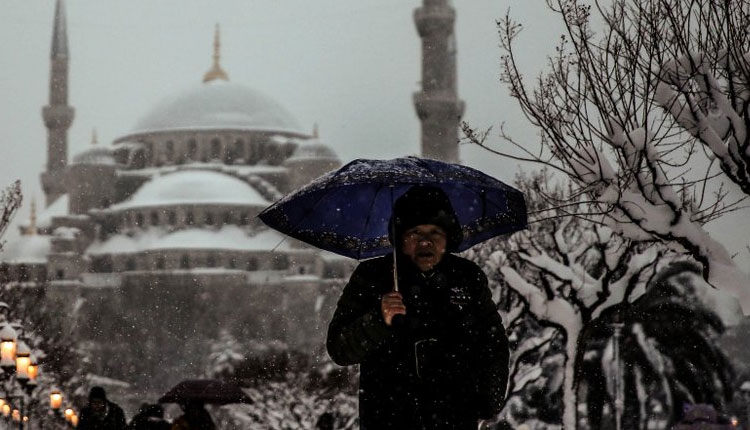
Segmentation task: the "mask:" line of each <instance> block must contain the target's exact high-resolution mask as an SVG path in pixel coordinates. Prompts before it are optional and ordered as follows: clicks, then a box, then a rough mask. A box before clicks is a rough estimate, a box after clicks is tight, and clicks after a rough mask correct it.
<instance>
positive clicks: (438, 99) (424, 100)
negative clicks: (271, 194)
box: [413, 91, 464, 119]
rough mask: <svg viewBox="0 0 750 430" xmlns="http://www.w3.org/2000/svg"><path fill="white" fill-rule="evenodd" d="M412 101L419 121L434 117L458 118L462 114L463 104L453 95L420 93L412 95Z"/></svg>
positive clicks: (445, 92) (440, 92) (444, 92)
mask: <svg viewBox="0 0 750 430" xmlns="http://www.w3.org/2000/svg"><path fill="white" fill-rule="evenodd" d="M413 100H414V106H415V107H416V109H417V115H418V116H419V118H420V119H424V118H427V117H429V116H435V115H439V116H446V117H449V118H458V117H461V116H462V115H463V113H464V102H463V100H460V99H459V98H458V96H456V94H455V93H451V92H447V91H435V92H430V93H425V92H422V91H420V92H416V93H414V96H413Z"/></svg>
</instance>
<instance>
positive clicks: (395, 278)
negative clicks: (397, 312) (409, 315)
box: [391, 187, 398, 293]
mask: <svg viewBox="0 0 750 430" xmlns="http://www.w3.org/2000/svg"><path fill="white" fill-rule="evenodd" d="M392 200H393V187H391V201H392ZM391 206H393V202H391ZM391 237H392V238H393V241H394V242H398V239H396V223H395V222H391ZM391 245H393V291H394V292H396V293H398V270H397V269H398V267H397V266H396V246H397V244H395V243H392V244H391Z"/></svg>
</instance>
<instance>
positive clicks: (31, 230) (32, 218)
mask: <svg viewBox="0 0 750 430" xmlns="http://www.w3.org/2000/svg"><path fill="white" fill-rule="evenodd" d="M36 233H37V227H36V198H32V199H31V214H30V215H29V226H28V227H26V231H24V234H25V235H26V236H33V235H35V234H36Z"/></svg>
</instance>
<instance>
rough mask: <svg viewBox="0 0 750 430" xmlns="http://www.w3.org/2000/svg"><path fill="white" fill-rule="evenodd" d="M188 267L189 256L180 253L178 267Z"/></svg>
mask: <svg viewBox="0 0 750 430" xmlns="http://www.w3.org/2000/svg"><path fill="white" fill-rule="evenodd" d="M189 268H190V257H189V256H188V255H187V254H182V256H181V257H180V269H189Z"/></svg>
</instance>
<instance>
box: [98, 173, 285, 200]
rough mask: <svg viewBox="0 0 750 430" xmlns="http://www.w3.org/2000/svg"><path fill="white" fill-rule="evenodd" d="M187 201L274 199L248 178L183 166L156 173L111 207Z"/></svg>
mask: <svg viewBox="0 0 750 430" xmlns="http://www.w3.org/2000/svg"><path fill="white" fill-rule="evenodd" d="M176 204H180V205H184V204H204V205H205V204H217V205H242V206H261V207H266V206H268V205H270V204H271V203H270V202H269V201H268V200H266V199H265V198H264V197H263V196H262V195H261V194H260V193H259V192H258V191H256V190H255V189H254V188H253V187H252V186H250V185H249V184H247V183H246V182H244V181H242V180H241V179H238V178H236V177H234V176H230V175H227V174H223V173H218V172H214V171H208V170H181V171H178V172H174V173H168V174H165V175H162V176H157V177H155V178H154V179H152V180H151V181H149V182H147V183H146V184H145V185H143V186H142V187H141V188H140V189H138V191H136V192H135V194H133V196H132V197H130V198H129V199H128V200H126V201H124V202H122V203H118V204H116V205H113V206H112V209H115V210H117V209H130V208H137V207H148V206H165V205H176Z"/></svg>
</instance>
